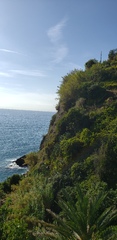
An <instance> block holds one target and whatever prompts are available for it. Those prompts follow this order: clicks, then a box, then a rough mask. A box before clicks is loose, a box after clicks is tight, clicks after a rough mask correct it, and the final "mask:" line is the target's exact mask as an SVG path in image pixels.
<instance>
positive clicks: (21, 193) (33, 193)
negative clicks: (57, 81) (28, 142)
mask: <svg viewBox="0 0 117 240" xmlns="http://www.w3.org/2000/svg"><path fill="white" fill-rule="evenodd" d="M58 97H59V103H58V105H57V107H56V109H57V113H56V114H55V115H54V116H53V117H52V120H51V122H50V127H49V131H48V133H47V135H45V136H44V137H43V139H42V142H41V145H40V150H39V151H38V152H36V153H30V154H28V155H27V156H26V159H25V162H26V164H28V166H29V171H28V172H27V174H25V175H24V176H19V175H14V176H12V177H11V178H8V179H7V180H6V181H5V182H3V183H1V184H0V239H1V240H22V239H28V240H39V239H43V240H46V239H47V240H50V239H58V240H64V239H65V240H66V239H68V240H77V239H78V240H105V239H108V240H115V239H117V50H116V49H114V50H111V51H110V52H109V55H108V59H107V60H106V61H104V62H98V61H97V60H96V59H91V60H89V61H88V62H87V63H85V70H84V71H81V70H77V69H75V70H73V71H72V72H71V73H69V74H67V75H66V76H65V77H64V78H63V79H62V83H61V85H60V87H59V88H58Z"/></svg>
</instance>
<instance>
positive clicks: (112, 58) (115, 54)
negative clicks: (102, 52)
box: [108, 48, 117, 60]
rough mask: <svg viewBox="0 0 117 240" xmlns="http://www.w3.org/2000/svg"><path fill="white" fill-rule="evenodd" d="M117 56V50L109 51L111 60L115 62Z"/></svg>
mask: <svg viewBox="0 0 117 240" xmlns="http://www.w3.org/2000/svg"><path fill="white" fill-rule="evenodd" d="M116 56H117V48H116V49H113V50H110V51H109V54H108V59H109V60H114V59H115V58H116Z"/></svg>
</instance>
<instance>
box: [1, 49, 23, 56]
mask: <svg viewBox="0 0 117 240" xmlns="http://www.w3.org/2000/svg"><path fill="white" fill-rule="evenodd" d="M0 52H5V53H13V54H19V55H23V54H22V53H20V52H17V51H13V50H10V49H6V48H0Z"/></svg>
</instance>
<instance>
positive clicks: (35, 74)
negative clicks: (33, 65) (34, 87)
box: [10, 69, 46, 77]
mask: <svg viewBox="0 0 117 240" xmlns="http://www.w3.org/2000/svg"><path fill="white" fill-rule="evenodd" d="M10 72H12V73H14V74H19V75H24V76H30V77H45V76H46V75H45V74H44V73H42V72H41V71H39V70H18V69H15V70H10Z"/></svg>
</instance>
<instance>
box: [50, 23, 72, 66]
mask: <svg viewBox="0 0 117 240" xmlns="http://www.w3.org/2000/svg"><path fill="white" fill-rule="evenodd" d="M66 22H67V19H63V20H62V21H60V22H59V23H58V24H56V25H55V26H54V27H51V28H50V29H49V30H48V32H47V35H48V37H49V39H50V41H51V42H52V43H53V48H52V49H51V56H52V61H51V62H53V63H60V62H61V61H63V59H64V58H65V57H66V56H67V54H68V48H67V47H66V45H65V44H63V43H62V41H61V40H62V34H63V28H64V27H65V26H66Z"/></svg>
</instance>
